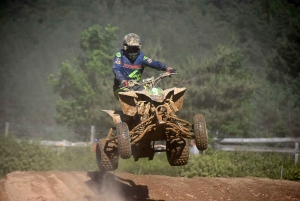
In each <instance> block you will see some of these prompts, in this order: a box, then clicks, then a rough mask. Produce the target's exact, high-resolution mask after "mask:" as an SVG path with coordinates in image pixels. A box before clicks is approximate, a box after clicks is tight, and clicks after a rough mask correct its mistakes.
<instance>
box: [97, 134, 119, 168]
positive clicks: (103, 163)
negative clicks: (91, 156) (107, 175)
mask: <svg viewBox="0 0 300 201" xmlns="http://www.w3.org/2000/svg"><path fill="white" fill-rule="evenodd" d="M96 159H97V164H98V168H99V170H100V171H102V172H105V171H113V170H115V169H117V168H118V163H119V153H118V148H117V147H116V146H112V145H111V143H109V142H106V139H100V140H99V141H98V143H97V145H96Z"/></svg>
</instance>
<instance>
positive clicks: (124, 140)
mask: <svg viewBox="0 0 300 201" xmlns="http://www.w3.org/2000/svg"><path fill="white" fill-rule="evenodd" d="M116 130H117V140H118V150H119V155H120V157H121V158H122V159H129V158H130V156H131V144H130V136H129V129H128V126H127V124H126V123H125V122H120V123H118V124H117V126H116Z"/></svg>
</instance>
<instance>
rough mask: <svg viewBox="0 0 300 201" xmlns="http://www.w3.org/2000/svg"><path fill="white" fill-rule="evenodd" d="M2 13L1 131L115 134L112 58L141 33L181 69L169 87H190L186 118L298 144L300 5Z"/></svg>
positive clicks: (259, 2)
mask: <svg viewBox="0 0 300 201" xmlns="http://www.w3.org/2000/svg"><path fill="white" fill-rule="evenodd" d="M0 11H1V12H0V22H1V23H0V42H1V44H2V45H1V47H0V63H1V64H2V65H1V68H0V70H1V72H0V102H1V105H2V107H1V109H0V122H14V123H19V124H29V125H51V126H53V125H56V124H57V123H59V124H63V125H66V126H69V127H82V128H87V127H89V126H90V125H91V124H95V125H98V126H99V127H104V126H105V127H107V126H108V125H111V123H112V122H111V120H110V119H109V118H110V117H108V116H107V115H105V114H101V112H100V110H101V109H118V104H117V102H116V100H115V99H114V97H113V94H112V89H111V88H112V85H113V80H112V77H111V76H112V72H111V58H112V56H113V54H115V53H116V51H118V49H120V48H121V45H122V39H123V37H124V35H125V34H127V33H130V32H134V33H137V34H138V35H140V36H141V38H142V43H143V51H144V52H145V53H146V55H148V56H149V57H151V58H153V59H156V60H160V61H162V62H164V63H166V64H168V65H170V66H173V67H174V68H176V69H177V70H178V72H179V75H178V76H174V77H173V78H172V79H169V80H168V81H166V83H163V86H164V87H169V86H185V87H187V93H186V99H185V104H184V110H182V111H180V113H179V116H180V117H182V118H185V119H187V120H191V117H192V116H193V115H194V113H203V114H205V116H206V118H207V123H208V124H207V125H208V128H209V129H210V130H211V131H212V132H211V133H210V134H211V135H214V134H215V133H219V135H220V133H221V135H222V137H223V136H229V135H230V136H232V135H233V136H245V137H272V136H278V137H285V136H295V137H297V136H299V128H300V123H299V122H300V115H299V114H300V113H299V110H300V105H299V100H300V99H299V94H300V91H299V89H300V81H299V80H300V78H299V73H300V69H299V58H300V56H299V54H300V53H299V52H300V48H299V44H300V43H299V38H300V36H299V33H300V31H299V30H300V29H299V24H300V23H299V21H300V20H299V19H300V17H299V15H300V14H299V13H300V12H299V2H298V1H291V0H276V1H275V0H249V1H248V0H247V1H239V0H236V1H231V0H223V1H216V0H198V1H195V0H187V1H178V0H169V1H163V0H157V1H139V0H126V1H123V0H110V1H108V0H99V1H95V0H78V1H68V2H65V1H51V0H43V1H35V0H26V1H25V0H16V1H10V0H5V1H1V4H0ZM108 24H110V25H111V26H108ZM116 27H118V29H116ZM155 73H158V72H153V71H151V70H147V71H146V72H145V76H144V77H147V76H150V75H152V74H155ZM49 74H53V79H52V81H53V82H52V84H53V85H52V86H54V88H55V90H54V91H53V87H52V86H50V85H48V84H47V77H48V76H49ZM63 75H64V76H67V77H68V79H66V77H60V76H63ZM60 78H61V80H60V81H59V79H60ZM56 79H58V80H56ZM70 86H72V87H74V88H72V89H71V88H70ZM57 92H59V93H57ZM59 96H60V98H59ZM57 100H58V101H57ZM56 103H57V104H56ZM62 114H63V115H62ZM54 116H55V119H54V118H53V117H54ZM83 135H86V134H83ZM101 135H102V134H101ZM103 135H105V134H103Z"/></svg>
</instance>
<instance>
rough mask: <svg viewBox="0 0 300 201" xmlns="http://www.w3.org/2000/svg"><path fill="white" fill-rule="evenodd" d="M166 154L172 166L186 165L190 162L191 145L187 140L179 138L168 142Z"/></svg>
mask: <svg viewBox="0 0 300 201" xmlns="http://www.w3.org/2000/svg"><path fill="white" fill-rule="evenodd" d="M166 146H167V147H166V148H167V149H166V154H167V158H168V162H169V164H170V165H171V166H182V165H186V164H187V163H188V161H189V145H188V143H187V140H185V139H184V138H179V139H176V140H173V141H172V142H169V141H167V142H166Z"/></svg>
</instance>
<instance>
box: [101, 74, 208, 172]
mask: <svg viewBox="0 0 300 201" xmlns="http://www.w3.org/2000/svg"><path fill="white" fill-rule="evenodd" d="M170 76H171V74H169V73H167V72H166V73H163V74H160V75H159V76H158V77H157V78H156V79H155V78H154V77H151V78H147V79H143V80H142V81H139V82H138V81H135V80H130V81H129V84H128V85H129V86H128V88H126V90H127V91H125V92H119V94H118V96H119V102H120V104H121V108H122V111H114V110H103V111H104V112H106V113H108V114H109V115H110V116H111V117H112V118H113V121H114V123H115V124H116V126H115V127H113V128H111V129H110V130H109V132H108V134H107V137H106V138H103V139H100V140H99V141H98V143H97V145H96V158H97V162H98V167H99V169H100V170H101V171H112V170H115V169H117V167H118V161H119V156H120V157H121V158H122V159H129V158H130V157H131V155H132V156H133V158H134V160H135V161H137V160H139V158H144V157H148V159H149V160H152V159H153V157H154V154H155V152H162V151H165V152H166V154H167V159H168V162H169V164H170V165H171V166H181V165H185V164H187V162H188V160H189V145H188V143H187V139H195V142H196V146H197V148H198V149H199V150H200V151H203V150H206V149H207V141H208V136H207V130H206V123H205V118H204V116H203V115H201V114H196V115H195V116H194V117H193V122H192V123H189V122H188V121H185V120H182V119H179V118H178V117H177V116H176V112H177V111H179V110H180V109H181V108H182V105H183V98H184V93H185V90H186V88H176V87H174V88H170V89H166V90H163V89H161V88H159V87H156V85H157V83H158V82H159V81H161V80H162V79H163V78H165V77H170ZM123 89H124V90H125V88H123ZM157 141H165V142H166V146H165V149H162V150H159V149H157V148H156V145H155V143H156V142H157Z"/></svg>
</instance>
